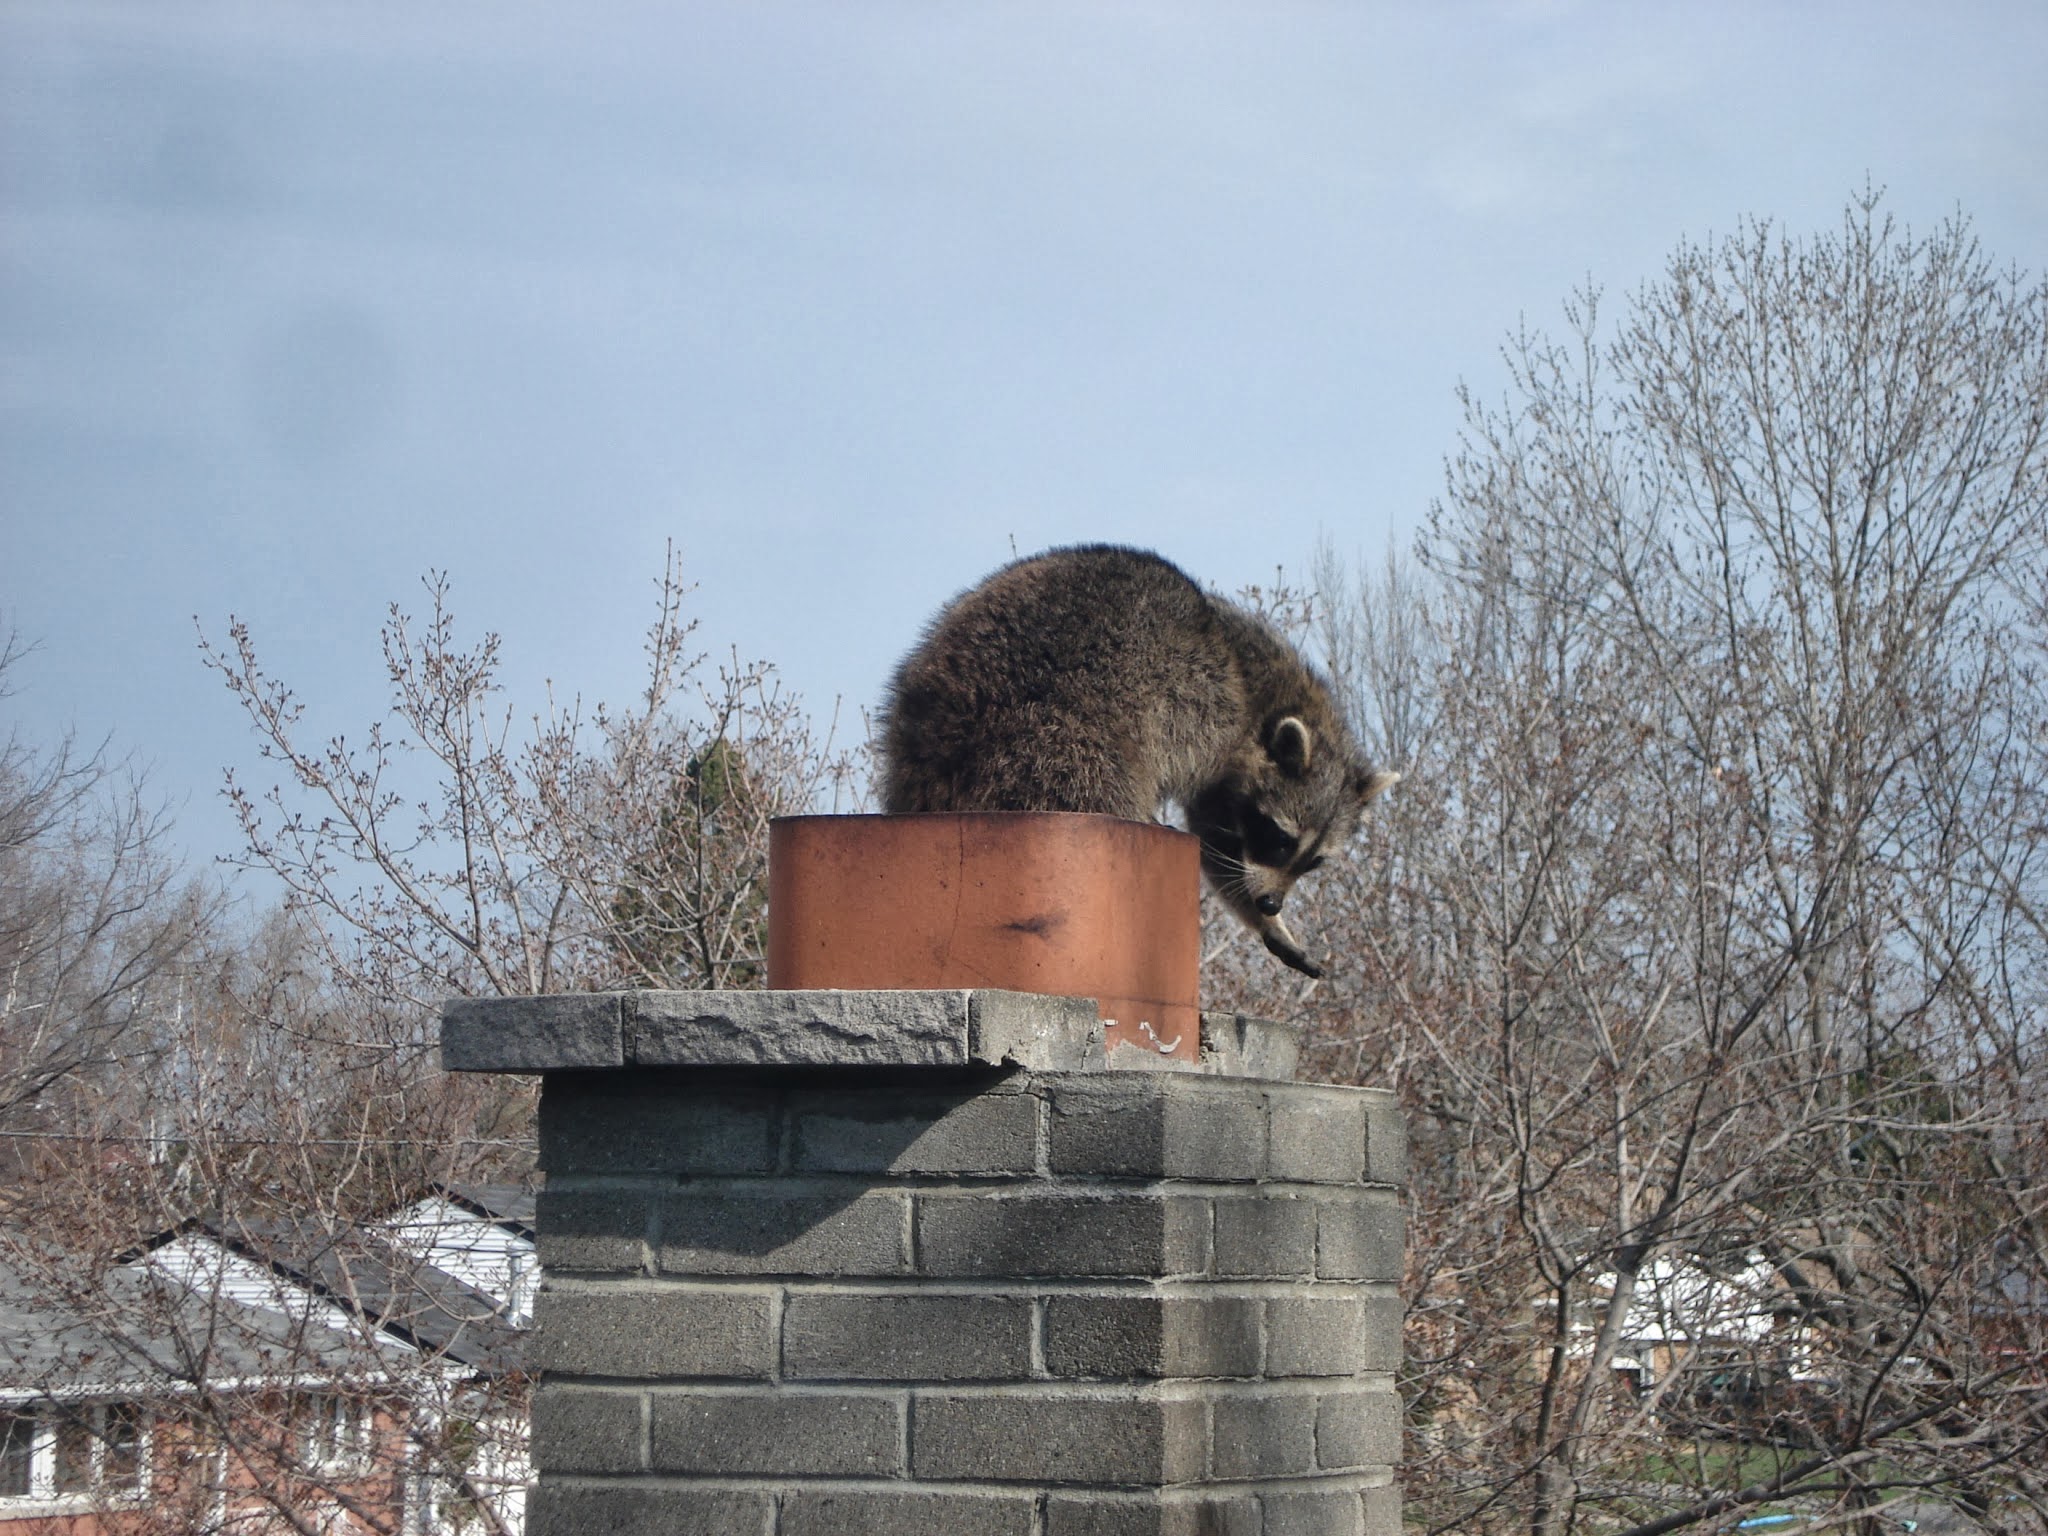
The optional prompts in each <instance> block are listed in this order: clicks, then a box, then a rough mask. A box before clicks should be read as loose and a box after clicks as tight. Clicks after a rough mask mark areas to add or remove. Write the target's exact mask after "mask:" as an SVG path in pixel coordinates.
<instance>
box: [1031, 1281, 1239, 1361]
mask: <svg viewBox="0 0 2048 1536" xmlns="http://www.w3.org/2000/svg"><path fill="white" fill-rule="evenodd" d="M1262 1305H1263V1304H1262V1303H1261V1302H1259V1301H1256V1300H1252V1299H1248V1298H1237V1297H1177V1296H1174V1297H1169V1296H1055V1297H1053V1298H1051V1300H1049V1301H1048V1302H1047V1303H1046V1308H1045V1366H1046V1369H1047V1370H1048V1371H1049V1372H1051V1373H1052V1374H1053V1375H1054V1376H1062V1377H1097V1378H1102V1377H1108V1378H1119V1377H1120V1378H1125V1379H1133V1380H1136V1379H1149V1378H1156V1377H1192V1376H1253V1375H1256V1374H1257V1373H1258V1369H1259V1323H1260V1312H1261V1308H1262Z"/></svg>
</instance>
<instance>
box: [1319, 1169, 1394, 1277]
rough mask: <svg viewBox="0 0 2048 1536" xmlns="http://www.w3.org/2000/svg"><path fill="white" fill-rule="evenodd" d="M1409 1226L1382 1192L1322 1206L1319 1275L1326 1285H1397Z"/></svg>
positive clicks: (1324, 1203) (1390, 1199) (1388, 1196)
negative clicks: (1372, 1282) (1382, 1282)
mask: <svg viewBox="0 0 2048 1536" xmlns="http://www.w3.org/2000/svg"><path fill="white" fill-rule="evenodd" d="M1405 1225H1406V1216H1405V1213H1404V1212H1403V1211H1402V1209H1401V1207H1400V1206H1399V1205H1398V1204H1396V1203H1395V1200H1394V1197H1393V1196H1392V1195H1390V1194H1388V1193H1385V1192H1383V1191H1379V1190H1374V1191H1372V1192H1370V1193H1368V1194H1366V1195H1364V1196H1363V1197H1361V1198H1358V1199H1352V1200H1326V1201H1323V1202H1322V1204H1321V1211H1320V1214H1319V1215H1318V1217H1317V1222H1316V1273H1317V1274H1318V1275H1320V1276H1321V1277H1322V1278H1323V1279H1325V1280H1385V1281H1398V1280H1399V1279H1400V1278H1401V1259H1402V1239H1403V1228H1404V1226H1405Z"/></svg>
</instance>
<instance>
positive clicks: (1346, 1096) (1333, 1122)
mask: <svg viewBox="0 0 2048 1536" xmlns="http://www.w3.org/2000/svg"><path fill="white" fill-rule="evenodd" d="M1268 1092H1269V1095H1270V1097H1269V1101H1268V1102H1269V1105H1270V1111H1271V1115H1272V1131H1271V1134H1272V1153H1271V1167H1272V1174H1273V1177H1274V1178H1276V1179H1298V1180H1300V1181H1302V1182H1304V1183H1310V1184H1356V1183H1358V1182H1359V1180H1360V1179H1362V1178H1364V1177H1365V1148H1366V1130H1365V1126H1366V1102H1367V1101H1366V1097H1365V1095H1364V1094H1362V1093H1360V1092H1359V1091H1358V1090H1357V1089H1355V1088H1352V1089H1346V1088H1318V1087H1313V1086H1311V1085H1309V1084H1306V1083H1303V1084H1288V1085H1286V1086H1285V1087H1274V1088H1272V1089H1270V1090H1268Z"/></svg>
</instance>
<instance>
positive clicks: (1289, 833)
mask: <svg viewBox="0 0 2048 1536" xmlns="http://www.w3.org/2000/svg"><path fill="white" fill-rule="evenodd" d="M1322 735H1323V737H1324V738H1325V739H1321V740H1319V739H1318V734H1317V732H1316V731H1315V729H1314V728H1313V727H1311V726H1310V725H1309V723H1308V722H1307V721H1306V720H1304V719H1302V718H1301V716H1299V715H1292V714H1283V715H1276V716H1274V717H1273V718H1272V719H1270V720H1268V721H1267V722H1266V723H1265V726H1264V728H1263V729H1262V730H1261V731H1260V739H1259V741H1258V743H1257V746H1256V748H1255V749H1253V750H1250V751H1247V752H1246V753H1245V754H1243V755H1242V757H1241V758H1240V759H1239V760H1238V761H1237V762H1236V763H1234V764H1232V766H1231V770H1230V771H1229V772H1228V773H1226V774H1225V775H1224V776H1223V777H1222V778H1220V779H1218V780H1216V781H1215V782H1214V783H1212V784H1210V785H1208V786H1207V787H1206V788H1204V789H1203V790H1202V791H1201V792H1200V793H1199V794H1197V795H1196V796H1195V797H1194V799H1193V800H1192V801H1191V802H1190V803H1189V805H1188V830H1189V831H1191V832H1193V833H1194V834H1195V835H1196V836H1197V837H1199V838H1200V839H1201V840H1202V869H1203V872H1204V873H1205V874H1207V875H1208V877H1209V882H1210V884H1211V885H1213V886H1214V887H1215V888H1216V893H1217V894H1218V895H1219V896H1221V897H1222V898H1223V900H1224V901H1225V902H1226V903H1227V904H1228V905H1229V907H1230V910H1231V911H1233V912H1235V913H1236V914H1237V915H1238V917H1239V918H1241V919H1242V920H1243V921H1244V923H1245V925H1246V926H1247V927H1249V928H1250V929H1252V931H1253V932H1255V933H1257V934H1258V936H1259V937H1260V939H1262V940H1263V941H1264V942H1265V945H1266V948H1267V949H1269V950H1271V951H1272V952H1273V954H1274V955H1276V956H1278V957H1279V958H1280V959H1281V960H1283V961H1285V962H1286V963H1287V964H1288V965H1291V966H1293V967H1294V968H1295V969H1296V970H1297V971H1300V972H1302V973H1303V974H1305V975H1308V976H1321V975H1322V974H1323V971H1322V967H1321V966H1319V965H1317V964H1316V963H1315V962H1314V961H1312V960H1311V959H1309V957H1308V956H1307V954H1306V953H1304V952H1303V950H1302V947H1301V945H1300V944H1298V943H1297V942H1296V941H1295V938H1294V935H1293V934H1291V933H1289V932H1288V931H1287V924H1286V923H1285V922H1283V921H1282V920H1281V917H1280V908H1281V906H1282V905H1283V904H1284V903H1285V902H1286V900H1287V893H1288V892H1289V891H1290V890H1292V889H1293V888H1294V882H1295V881H1297V880H1299V879H1300V878H1301V877H1302V876H1303V875H1305V874H1307V873H1308V872H1309V871H1310V870H1313V869H1316V868H1319V867H1320V866H1321V865H1322V863H1323V861H1324V860H1325V859H1327V858H1329V857H1330V856H1331V855H1333V854H1336V853H1339V852H1341V851H1342V850H1343V847H1344V844H1345V843H1346V842H1347V841H1348V840H1349V839H1350V837H1351V834H1352V832H1353V830H1354V829H1355V828H1356V827H1357V826H1358V818H1359V815H1360V814H1361V813H1362V812H1363V811H1364V809H1365V807H1366V804H1367V803H1368V802H1369V801H1371V800H1373V799H1374V798H1376V797H1377V796H1379V795H1381V794H1384V793H1385V792H1386V791H1387V790H1388V789H1389V788H1391V787H1392V786H1393V785H1394V783H1395V782H1396V781H1398V780H1399V779H1400V777H1401V775H1399V774H1398V773H1384V772H1379V773H1376V772H1374V771H1372V770H1371V769H1369V768H1367V767H1366V766H1365V764H1364V763H1363V762H1361V761H1360V760H1359V758H1358V756H1357V753H1356V750H1355V749H1354V748H1353V747H1352V746H1351V743H1350V742H1349V740H1348V739H1346V736H1345V734H1344V732H1343V731H1342V729H1341V728H1331V729H1328V730H1326V731H1324V732H1323V733H1322Z"/></svg>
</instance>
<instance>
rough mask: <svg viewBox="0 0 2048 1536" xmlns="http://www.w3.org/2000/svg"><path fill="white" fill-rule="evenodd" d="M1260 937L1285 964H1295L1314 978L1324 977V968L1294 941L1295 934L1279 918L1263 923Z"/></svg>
mask: <svg viewBox="0 0 2048 1536" xmlns="http://www.w3.org/2000/svg"><path fill="white" fill-rule="evenodd" d="M1259 937H1260V938H1262V939H1264V940H1265V941H1266V948H1267V949H1268V950H1270V951H1271V952H1272V953H1273V955H1274V956H1275V958H1277V959H1278V960H1280V961H1281V962H1282V963H1283V964H1286V965H1291V966H1293V967H1294V969H1296V970H1297V971H1299V972H1301V974H1302V975H1304V976H1307V977H1309V978H1310V979H1312V980H1315V981H1321V980H1322V979H1323V968H1322V967H1321V966H1320V965H1317V964H1316V963H1315V961H1313V960H1311V959H1309V957H1308V954H1307V952H1306V951H1304V950H1303V949H1302V947H1301V946H1300V945H1299V944H1297V943H1295V942H1294V935H1293V934H1291V933H1289V932H1288V931H1287V925H1286V924H1284V923H1282V922H1281V921H1280V920H1279V919H1278V918H1273V919H1271V920H1269V921H1267V922H1265V923H1263V924H1261V925H1260V928H1259Z"/></svg>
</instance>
